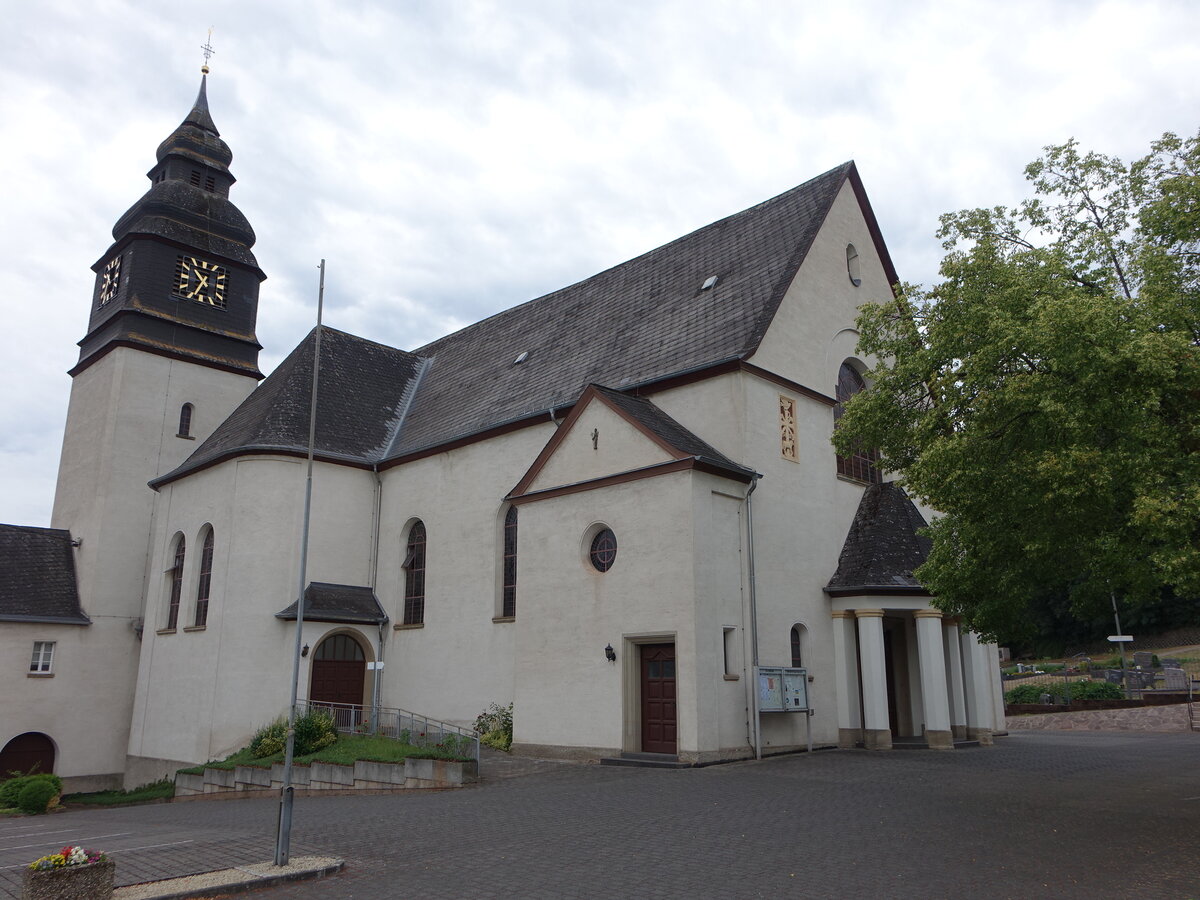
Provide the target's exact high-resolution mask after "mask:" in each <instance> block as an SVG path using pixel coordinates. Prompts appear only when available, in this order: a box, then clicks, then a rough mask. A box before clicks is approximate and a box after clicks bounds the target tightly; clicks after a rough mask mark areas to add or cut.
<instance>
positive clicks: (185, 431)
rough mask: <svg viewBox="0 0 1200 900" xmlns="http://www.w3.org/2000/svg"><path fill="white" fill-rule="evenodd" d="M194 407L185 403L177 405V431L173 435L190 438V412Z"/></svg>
mask: <svg viewBox="0 0 1200 900" xmlns="http://www.w3.org/2000/svg"><path fill="white" fill-rule="evenodd" d="M194 411H195V407H194V406H192V404H190V403H185V404H183V406H181V407H179V432H178V433H177V434H176V435H175V437H181V438H190V437H191V436H192V413H193V412H194Z"/></svg>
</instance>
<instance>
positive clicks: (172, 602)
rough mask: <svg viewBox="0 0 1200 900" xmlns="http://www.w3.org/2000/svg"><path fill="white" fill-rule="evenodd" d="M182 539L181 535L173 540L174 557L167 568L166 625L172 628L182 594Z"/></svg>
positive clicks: (175, 623)
mask: <svg viewBox="0 0 1200 900" xmlns="http://www.w3.org/2000/svg"><path fill="white" fill-rule="evenodd" d="M184 552H185V548H184V540H183V535H182V534H181V535H179V537H178V538H177V539H176V541H175V559H174V562H172V563H171V568H169V569H168V570H167V573H168V574H169V575H170V579H171V580H170V593H169V594H168V598H167V627H168V628H171V629H174V628H175V626H176V625H178V624H179V598H180V596H181V595H182V594H183V559H184Z"/></svg>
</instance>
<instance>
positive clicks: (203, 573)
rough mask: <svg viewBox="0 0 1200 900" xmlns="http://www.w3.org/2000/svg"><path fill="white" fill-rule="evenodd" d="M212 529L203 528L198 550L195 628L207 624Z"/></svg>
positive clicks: (210, 580)
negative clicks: (198, 574)
mask: <svg viewBox="0 0 1200 900" xmlns="http://www.w3.org/2000/svg"><path fill="white" fill-rule="evenodd" d="M212 564H213V529H212V526H211V525H209V526H208V527H207V528H206V529H205V534H204V549H203V550H201V551H200V579H199V583H198V584H197V585H196V621H195V627H196V628H203V627H204V626H205V625H207V624H208V594H209V589H210V588H211V587H212Z"/></svg>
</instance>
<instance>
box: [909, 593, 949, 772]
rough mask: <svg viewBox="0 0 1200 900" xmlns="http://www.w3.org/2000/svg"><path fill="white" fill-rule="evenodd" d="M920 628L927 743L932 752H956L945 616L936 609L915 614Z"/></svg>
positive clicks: (918, 637) (918, 647) (918, 649)
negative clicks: (947, 673) (951, 726)
mask: <svg viewBox="0 0 1200 900" xmlns="http://www.w3.org/2000/svg"><path fill="white" fill-rule="evenodd" d="M913 618H914V619H915V620H916V625H917V657H918V665H919V667H920V669H921V703H922V706H923V707H924V711H925V742H926V743H927V744H928V745H929V747H930V749H931V750H952V749H954V736H953V735H952V734H951V732H950V700H949V697H948V696H947V694H946V650H945V647H944V646H943V644H942V614H941V613H940V612H939V611H938V610H936V609H918V610H916V611H915V612H914V613H913Z"/></svg>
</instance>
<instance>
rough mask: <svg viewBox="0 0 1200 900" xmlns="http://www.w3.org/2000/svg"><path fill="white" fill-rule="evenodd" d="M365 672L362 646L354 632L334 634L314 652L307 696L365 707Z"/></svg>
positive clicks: (317, 699) (314, 700) (315, 699)
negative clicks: (352, 633) (363, 705)
mask: <svg viewBox="0 0 1200 900" xmlns="http://www.w3.org/2000/svg"><path fill="white" fill-rule="evenodd" d="M366 674H367V659H366V656H365V654H364V653H363V648H362V645H361V644H360V643H359V642H358V641H357V640H356V639H355V637H354V636H353V635H351V634H344V633H343V634H331V635H330V636H329V637H327V638H325V640H323V641H321V643H320V644H319V645H318V646H317V650H316V652H315V653H314V654H313V664H312V678H311V680H310V684H309V692H308V699H309V700H311V701H312V702H314V703H347V704H350V705H352V706H362V702H363V687H364V685H365V683H366Z"/></svg>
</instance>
